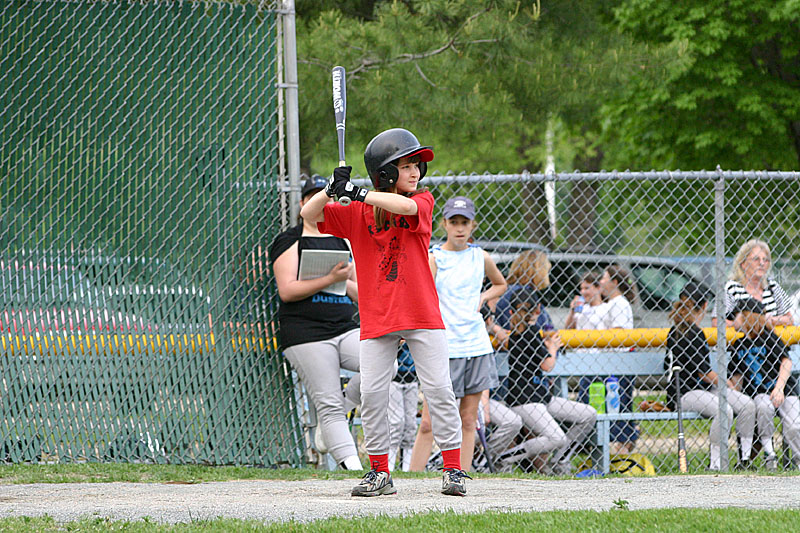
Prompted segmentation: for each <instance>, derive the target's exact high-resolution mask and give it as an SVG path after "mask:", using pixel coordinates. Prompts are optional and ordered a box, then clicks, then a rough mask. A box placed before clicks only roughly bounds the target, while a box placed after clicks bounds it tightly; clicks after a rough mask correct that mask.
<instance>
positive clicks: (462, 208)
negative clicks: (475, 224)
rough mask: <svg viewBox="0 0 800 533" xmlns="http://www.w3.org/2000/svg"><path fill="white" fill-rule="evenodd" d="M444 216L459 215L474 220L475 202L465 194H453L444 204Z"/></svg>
mask: <svg viewBox="0 0 800 533" xmlns="http://www.w3.org/2000/svg"><path fill="white" fill-rule="evenodd" d="M443 212H444V218H452V217H454V216H456V215H461V216H463V217H465V218H468V219H469V220H475V204H474V203H473V202H472V200H470V199H469V198H467V197H466V196H453V197H452V198H450V199H449V200H447V202H445V204H444V210H443Z"/></svg>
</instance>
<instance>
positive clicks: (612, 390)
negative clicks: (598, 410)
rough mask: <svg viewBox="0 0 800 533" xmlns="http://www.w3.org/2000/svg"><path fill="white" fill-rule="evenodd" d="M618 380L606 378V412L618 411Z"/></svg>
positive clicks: (614, 412)
mask: <svg viewBox="0 0 800 533" xmlns="http://www.w3.org/2000/svg"><path fill="white" fill-rule="evenodd" d="M619 403H620V399H619V380H618V379H617V378H615V377H610V378H606V412H607V413H608V414H610V415H614V414H617V413H619Z"/></svg>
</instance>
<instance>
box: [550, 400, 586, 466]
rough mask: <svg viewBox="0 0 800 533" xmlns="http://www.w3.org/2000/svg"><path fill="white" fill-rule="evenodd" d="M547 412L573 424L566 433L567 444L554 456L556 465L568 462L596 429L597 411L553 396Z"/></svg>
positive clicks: (579, 403) (583, 404)
mask: <svg viewBox="0 0 800 533" xmlns="http://www.w3.org/2000/svg"><path fill="white" fill-rule="evenodd" d="M547 412H548V413H550V414H551V415H552V416H553V418H555V419H556V420H557V421H559V422H570V423H571V424H572V425H571V426H570V428H569V429H568V430H567V433H566V438H567V444H566V445H564V446H562V447H561V448H559V449H558V451H557V452H556V453H554V454H553V462H554V463H555V462H558V461H567V460H569V459H570V458H571V457H572V454H573V453H574V451H575V449H576V448H577V445H578V444H579V443H581V442H583V440H584V439H586V437H588V436H589V434H590V433H591V432H592V429H594V424H595V422H596V421H597V411H595V409H594V407H592V406H591V405H589V404H585V403H582V402H574V401H572V400H568V399H566V398H562V397H560V396H553V397H552V398H550V402H548V404H547Z"/></svg>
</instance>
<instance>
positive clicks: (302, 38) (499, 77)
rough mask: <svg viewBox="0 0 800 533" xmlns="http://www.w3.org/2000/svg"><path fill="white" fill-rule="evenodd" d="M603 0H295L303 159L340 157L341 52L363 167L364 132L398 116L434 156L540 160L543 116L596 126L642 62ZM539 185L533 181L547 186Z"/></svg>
mask: <svg viewBox="0 0 800 533" xmlns="http://www.w3.org/2000/svg"><path fill="white" fill-rule="evenodd" d="M600 5H601V3H600V2H589V3H585V2H580V3H575V2H569V1H553V2H547V3H546V4H545V5H542V4H541V3H540V2H538V1H533V2H518V1H516V0H514V1H511V0H493V1H487V2H477V1H474V0H472V1H467V0H429V1H425V2H422V1H413V0H407V1H404V2H399V1H394V2H389V1H383V2H380V1H374V2H368V1H360V2H359V1H355V0H351V1H349V2H344V3H341V4H340V3H338V2H337V3H334V2H298V4H297V13H298V60H299V66H298V69H299V78H300V102H301V108H300V122H301V151H302V153H301V161H302V165H303V166H304V168H306V169H311V168H329V167H330V166H331V165H332V164H335V154H336V148H335V136H334V134H333V131H334V130H333V119H332V116H331V115H332V112H331V104H330V99H331V96H330V69H331V67H332V66H333V65H335V64H341V65H343V66H345V68H346V69H347V71H348V80H347V82H348V121H347V144H348V161H349V162H355V165H354V166H355V169H356V172H361V171H362V168H363V167H362V165H361V155H362V153H363V147H364V146H365V145H366V143H367V142H368V141H369V139H370V138H371V137H372V136H373V135H375V134H376V133H377V132H379V131H381V130H382V129H385V128H388V127H393V126H398V125H406V126H408V127H409V128H410V129H413V131H414V132H415V133H416V134H417V135H418V136H419V137H420V138H421V139H424V140H425V142H426V143H428V142H432V143H433V144H434V145H435V147H436V148H437V160H436V167H435V168H439V169H466V170H470V171H474V172H485V171H493V172H498V171H510V172H519V171H522V170H530V171H533V172H536V171H540V170H541V168H542V162H543V160H544V149H543V146H542V145H543V142H542V141H543V139H544V130H545V125H546V123H547V120H548V117H560V118H561V120H562V121H565V122H566V123H568V124H571V127H570V128H567V129H568V130H570V131H571V132H575V133H574V134H575V135H579V134H581V133H583V132H586V131H589V130H593V129H594V130H596V129H599V124H600V122H599V120H598V119H597V113H598V110H599V106H600V105H601V103H602V102H603V101H604V100H606V99H607V98H608V97H609V95H610V94H612V93H613V92H614V91H616V90H617V88H618V87H619V85H620V84H621V83H623V82H624V80H625V79H626V78H627V77H628V76H629V75H630V73H631V72H632V71H633V66H634V65H638V64H641V63H642V62H643V61H645V62H646V57H645V56H643V54H642V52H641V50H640V49H639V48H637V47H634V46H632V45H631V43H630V40H629V39H628V38H627V37H625V36H624V35H621V34H619V33H617V32H609V31H607V29H606V28H604V27H603V25H602V24H601V21H600V18H599V11H598V6H600ZM563 138H564V139H569V137H568V136H567V137H563ZM579 144H581V145H588V143H579ZM580 151H581V150H577V152H580ZM571 163H572V161H564V162H562V163H561V166H562V168H563V167H565V166H569V165H570V164H571ZM536 187H539V186H536ZM536 187H533V189H534V190H532V191H530V192H533V193H534V197H535V198H540V197H543V195H542V194H541V192H538V193H537V191H536V190H535V189H536ZM526 207H527V208H528V210H529V213H528V214H527V216H526V219H527V220H528V222H529V224H530V229H529V234H528V236H529V237H531V238H533V239H534V240H537V241H541V240H543V239H546V236H547V235H549V233H550V232H549V231H547V228H546V224H547V221H546V217H543V216H540V215H541V212H542V211H543V210H540V208H541V206H538V207H537V206H535V205H534V204H530V205H527V206H526ZM547 244H550V243H549V242H548V243H547Z"/></svg>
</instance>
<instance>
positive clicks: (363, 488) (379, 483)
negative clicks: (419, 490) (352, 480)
mask: <svg viewBox="0 0 800 533" xmlns="http://www.w3.org/2000/svg"><path fill="white" fill-rule="evenodd" d="M396 493H397V489H396V488H394V482H393V481H392V475H391V474H390V473H389V472H378V471H377V470H370V471H369V472H367V473H366V474H364V478H363V479H362V480H361V482H360V483H359V484H358V485H356V486H355V487H353V490H352V491H351V492H350V495H351V496H381V495H383V494H396Z"/></svg>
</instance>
